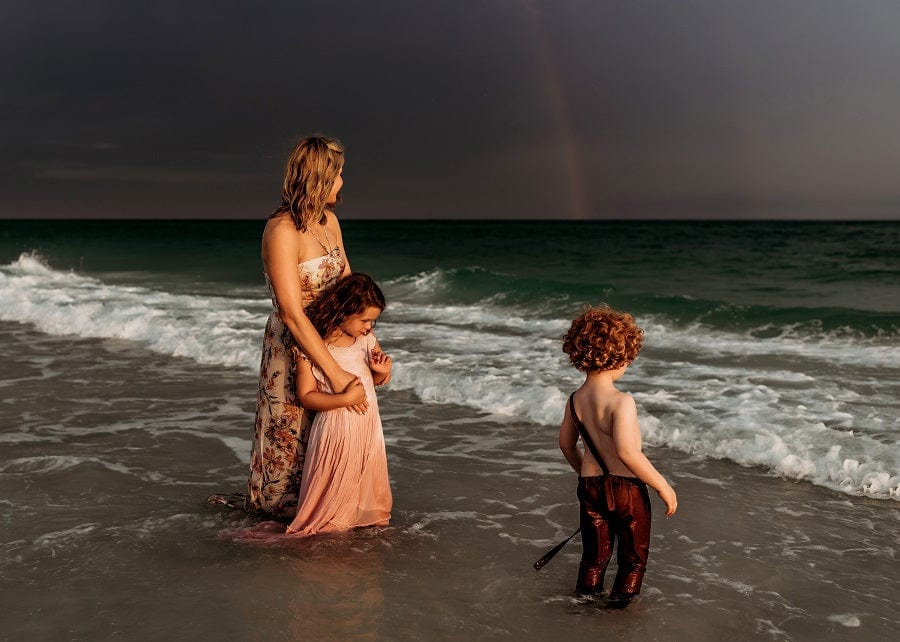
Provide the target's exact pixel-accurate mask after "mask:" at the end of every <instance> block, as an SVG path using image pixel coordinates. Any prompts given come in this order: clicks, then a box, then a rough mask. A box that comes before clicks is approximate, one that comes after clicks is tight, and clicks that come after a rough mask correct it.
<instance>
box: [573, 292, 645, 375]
mask: <svg viewBox="0 0 900 642" xmlns="http://www.w3.org/2000/svg"><path fill="white" fill-rule="evenodd" d="M643 339H644V331H643V330H641V329H640V328H639V327H637V326H636V325H635V323H634V317H632V316H631V315H630V314H628V313H627V312H619V311H618V310H613V309H612V308H610V307H609V306H608V305H606V304H601V305H600V306H598V307H596V308H595V307H591V306H587V307H586V308H585V309H584V311H583V312H582V313H581V314H579V315H578V316H577V317H575V319H574V320H573V321H572V325H571V326H570V327H569V331H568V332H566V336H564V337H563V345H562V350H563V352H565V353H566V354H567V355H569V361H571V362H572V365H573V366H575V368H576V369H577V370H579V371H581V372H584V373H591V372H603V371H605V370H616V369H618V368H621V367H622V366H625V365H628V364H629V363H631V362H632V361H634V359H635V357H637V355H638V352H640V351H641V343H642V342H643Z"/></svg>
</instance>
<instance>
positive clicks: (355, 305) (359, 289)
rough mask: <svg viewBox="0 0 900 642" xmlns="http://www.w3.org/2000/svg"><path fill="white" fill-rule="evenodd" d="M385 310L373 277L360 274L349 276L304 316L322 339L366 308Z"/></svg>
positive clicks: (381, 295) (317, 301)
mask: <svg viewBox="0 0 900 642" xmlns="http://www.w3.org/2000/svg"><path fill="white" fill-rule="evenodd" d="M369 307H372V308H378V309H379V310H384V307H385V301H384V293H383V292H382V291H381V288H379V287H378V284H377V283H375V281H373V280H372V277H370V276H368V275H367V274H363V273H361V272H354V273H353V274H348V275H347V276H345V277H344V278H342V279H340V280H339V281H338V282H337V283H335V284H334V286H332V287H331V289H329V290H326V291H325V292H323V293H322V294H320V295H319V297H318V298H317V299H316V300H315V301H313V302H312V303H310V304H309V305H308V306H307V307H306V316H307V317H309V320H310V321H312V324H313V327H315V329H316V331H317V332H318V333H319V336H321V337H322V338H323V339H325V338H327V337H328V335H330V334H331V333H332V332H334V331H335V330H337V329H338V328H339V327H341V324H342V323H343V322H344V321H346V320H347V319H348V318H349V317H351V316H353V315H354V314H362V313H363V312H365V310H366V308H369Z"/></svg>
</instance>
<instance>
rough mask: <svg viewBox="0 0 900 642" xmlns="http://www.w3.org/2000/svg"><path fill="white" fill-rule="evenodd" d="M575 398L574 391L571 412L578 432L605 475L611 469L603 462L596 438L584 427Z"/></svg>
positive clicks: (570, 406)
mask: <svg viewBox="0 0 900 642" xmlns="http://www.w3.org/2000/svg"><path fill="white" fill-rule="evenodd" d="M574 398H575V393H574V392H573V393H572V394H571V395H569V414H570V415H571V416H572V421H574V422H575V427H576V428H578V433H579V434H580V435H581V439H582V440H583V441H584V443H585V445H586V446H587V447H588V450H590V451H591V454H592V455H593V456H594V459H596V460H597V464H598V465H599V466H600V470H602V471H603V474H604V475H609V470H607V468H606V464H604V463H603V457H601V456H600V451H599V450H598V449H597V446H595V445H594V440H593V439H591V436H590V435H589V434H588V432H587V429H586V428H585V427H584V424H583V423H581V419H579V418H578V414H577V413H576V412H575V401H574Z"/></svg>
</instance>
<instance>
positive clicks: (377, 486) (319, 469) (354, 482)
mask: <svg viewBox="0 0 900 642" xmlns="http://www.w3.org/2000/svg"><path fill="white" fill-rule="evenodd" d="M384 306H385V303H384V295H383V294H382V292H381V290H380V289H379V287H378V286H377V285H376V284H375V282H374V281H373V280H372V279H371V278H370V277H368V276H366V275H365V274H359V273H356V274H350V275H349V276H346V277H344V278H343V279H341V280H340V281H338V282H337V284H336V285H335V286H334V287H333V288H332V289H331V290H328V291H327V292H325V293H324V294H322V295H321V296H320V297H319V298H318V299H316V300H315V301H314V302H313V303H311V304H310V305H309V307H308V308H307V309H306V314H307V316H308V317H309V320H310V321H311V322H312V324H313V326H314V327H315V328H316V330H317V331H318V332H319V334H320V335H321V336H322V337H323V339H324V341H325V346H326V348H327V349H328V351H329V352H330V353H331V355H332V356H333V357H334V360H335V361H336V362H337V363H338V365H339V366H340V367H341V368H343V369H344V370H346V371H347V372H350V373H352V374H354V375H356V376H357V377H359V380H360V381H361V382H362V385H363V387H364V388H365V390H366V401H367V402H368V408H367V410H366V411H365V412H364V413H361V414H360V413H359V412H354V411H353V410H351V409H349V408H348V407H349V406H356V407H357V409H358V402H357V401H355V400H354V397H353V393H352V392H343V393H337V394H335V393H334V391H333V390H332V389H331V386H330V385H329V383H328V379H327V377H325V375H324V374H323V373H322V371H321V370H320V369H319V368H317V367H316V366H315V365H313V364H312V362H310V360H309V359H308V358H307V357H306V355H304V354H303V353H302V352H300V351H299V350H298V349H297V348H294V349H295V350H296V351H297V353H296V354H297V357H298V358H297V359H296V363H297V398H298V400H299V401H300V402H301V404H302V406H303V408H307V409H310V410H314V411H317V414H316V416H315V419H314V420H313V424H312V428H311V429H310V437H309V443H308V445H307V449H306V462H305V464H304V469H303V480H302V482H301V485H300V496H299V499H298V502H297V514H296V516H295V517H294V521H292V522H291V524H290V526H288V529H287V532H288V533H289V534H295V535H312V534H314V533H325V532H330V531H342V530H348V529H351V528H355V527H357V526H384V525H386V524H387V523H388V521H389V520H390V517H391V505H392V503H393V499H392V497H391V487H390V484H389V482H388V472H387V457H386V455H385V448H384V434H383V433H382V431H381V417H380V416H379V414H378V401H377V399H376V397H375V386H376V385H384V384H385V383H387V382H388V381H389V380H390V378H391V365H392V363H391V358H390V357H389V356H387V355H385V354H384V353H383V352H382V351H381V346H379V345H378V341H376V339H375V335H373V334H372V328H373V327H374V326H375V320H376V319H377V318H378V315H380V314H381V312H382V310H384Z"/></svg>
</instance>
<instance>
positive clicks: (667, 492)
mask: <svg viewBox="0 0 900 642" xmlns="http://www.w3.org/2000/svg"><path fill="white" fill-rule="evenodd" d="M613 445H615V448H616V454H617V455H618V456H619V459H621V460H622V463H623V464H625V465H626V466H628V469H629V470H630V471H631V472H633V473H634V474H635V476H636V477H637V478H638V479H640V480H641V481H642V482H644V483H645V484H647V485H648V486H650V487H651V488H653V489H654V490H655V491H656V492H657V493H658V494H659V497H660V499H662V500H663V503H665V505H666V517H669V516H671V515H674V514H675V510H676V509H677V508H678V499H677V498H676V496H675V491H674V490H673V489H672V487H671V486H670V485H669V482H667V481H666V480H665V478H664V477H663V476H662V475H660V474H659V471H658V470H656V468H655V467H654V466H653V464H651V463H650V460H649V459H647V456H646V455H644V453H643V452H642V451H641V429H640V426H639V424H638V419H637V407H636V406H635V404H634V399H633V398H632V397H631V395H626V394H622V395H621V397H620V398H619V401H618V403H617V404H616V408H615V411H614V412H613Z"/></svg>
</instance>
